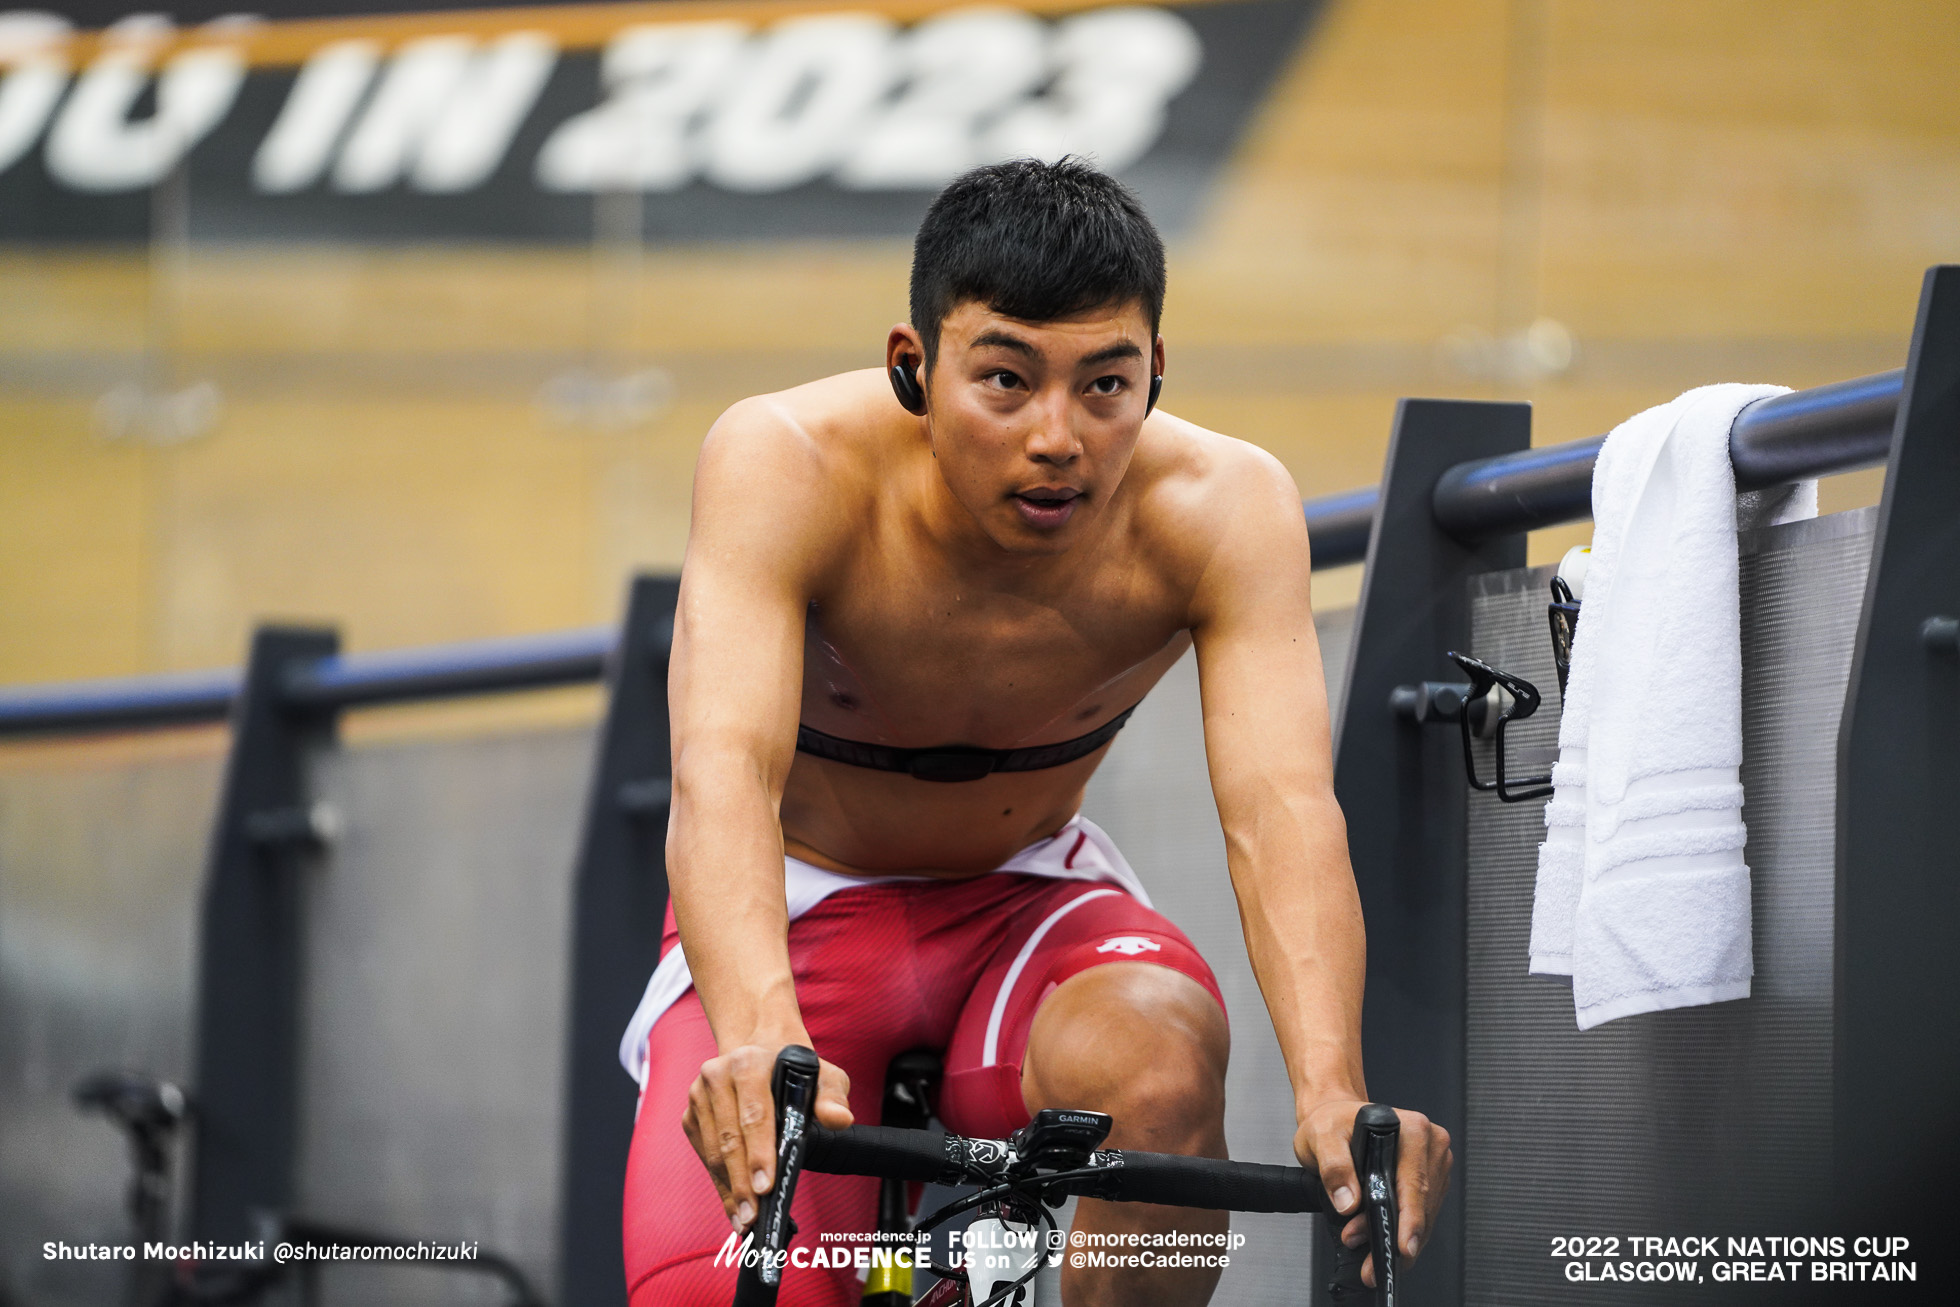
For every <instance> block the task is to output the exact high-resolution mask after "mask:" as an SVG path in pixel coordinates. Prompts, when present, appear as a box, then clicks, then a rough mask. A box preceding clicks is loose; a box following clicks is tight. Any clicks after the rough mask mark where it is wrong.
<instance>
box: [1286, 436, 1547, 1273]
mask: <svg viewBox="0 0 1960 1307" xmlns="http://www.w3.org/2000/svg"><path fill="white" fill-rule="evenodd" d="M1530 444H1531V409H1530V407H1529V406H1528V405H1524V404H1494V403H1480V402H1476V401H1469V400H1434V399H1406V400H1403V401H1402V403H1401V405H1400V407H1399V408H1398V409H1397V410H1396V416H1395V433H1394V436H1393V438H1392V439H1391V441H1390V443H1389V449H1388V465H1387V473H1386V475H1385V476H1384V477H1383V479H1382V493H1381V507H1380V510H1379V512H1378V513H1377V515H1376V518H1375V523H1374V530H1373V532H1372V534H1371V535H1370V537H1369V541H1368V560H1367V571H1366V572H1365V573H1364V580H1363V581H1362V586H1361V602H1360V605H1359V607H1358V608H1357V609H1356V612H1355V627H1354V638H1353V643H1352V645H1351V646H1350V647H1349V651H1348V671H1347V695H1346V702H1345V703H1344V704H1343V706H1342V709H1341V713H1340V717H1339V720H1338V721H1337V723H1336V728H1335V730H1336V734H1335V744H1334V793H1335V797H1336V798H1338V799H1339V800H1340V804H1341V809H1342V811H1343V812H1344V813H1346V815H1347V824H1348V852H1349V856H1350V857H1351V859H1352V860H1353V863H1354V878H1355V883H1356V885H1357V886H1358V887H1359V889H1360V892H1361V910H1362V914H1363V916H1364V917H1365V918H1366V920H1367V923H1368V993H1367V1001H1366V1005H1365V1007H1364V1009H1363V1014H1362V1034H1361V1038H1362V1053H1363V1057H1364V1058H1365V1065H1366V1067H1367V1074H1368V1094H1369V1096H1370V1097H1371V1098H1372V1099H1373V1100H1374V1101H1376V1102H1379V1103H1393V1104H1395V1105H1396V1106H1398V1107H1405V1108H1414V1109H1416V1110H1418V1111H1421V1112H1423V1113H1425V1114H1426V1115H1428V1116H1430V1117H1432V1118H1434V1119H1435V1120H1437V1121H1439V1122H1442V1123H1443V1124H1444V1125H1445V1126H1447V1127H1449V1128H1451V1129H1452V1130H1455V1128H1456V1124H1457V1123H1459V1122H1461V1121H1462V1120H1463V1109H1464V1100H1463V1071H1464V1065H1463V1057H1464V1044H1463V1011H1464V965H1463V949H1464V937H1465V918H1464V905H1465V890H1464V885H1465V872H1466V864H1465V859H1464V801H1463V780H1462V762H1461V761H1460V759H1459V757H1458V755H1457V754H1456V752H1455V749H1454V746H1455V739H1454V737H1453V736H1449V735H1446V734H1445V733H1443V732H1440V731H1425V730H1423V729H1421V728H1419V727H1415V726H1411V725H1407V724H1405V723H1403V722H1402V721H1401V720H1400V719H1398V718H1397V717H1396V716H1395V714H1394V713H1393V712H1392V711H1391V709H1390V707H1389V696H1390V694H1391V693H1392V692H1393V691H1394V689H1395V688H1396V687H1397V686H1399V685H1404V684H1408V683H1411V682H1417V681H1425V680H1453V679H1455V678H1454V673H1453V672H1452V671H1451V666H1450V663H1449V662H1448V660H1447V659H1445V658H1444V657H1443V651H1444V650H1445V649H1452V648H1457V647H1459V646H1460V645H1462V644H1464V643H1465V642H1466V640H1467V638H1468V636H1469V634H1470V614H1469V607H1468V605H1467V603H1466V602H1465V600H1464V585H1465V583H1466V582H1467V581H1468V580H1469V578H1470V577H1471V576H1473V575H1475V574H1477V573H1480V572H1489V571H1497V570H1500V569H1503V568H1507V567H1517V566H1520V565H1522V564H1523V562H1524V537H1523V536H1520V535H1506V536H1498V537H1495V538H1493V539H1490V540H1486V541H1483V542H1481V543H1476V544H1465V543H1462V542H1460V541H1458V540H1456V539H1454V538H1452V537H1450V536H1448V535H1446V534H1445V533H1444V532H1443V530H1442V528H1440V527H1439V526H1437V524H1436V519H1435V514H1434V512H1433V511H1432V509H1431V505H1430V496H1431V491H1432V489H1433V488H1434V486H1435V485H1436V481H1437V479H1438V478H1439V477H1441V476H1442V475H1443V473H1444V472H1445V471H1447V470H1448V469H1449V468H1450V467H1452V466H1454V465H1456V464H1459V463H1462V462H1464V461H1466V460H1469V459H1481V458H1491V457H1495V456H1497V455H1501V454H1508V453H1512V452H1514V451H1517V450H1522V449H1526V448H1528V447H1529V446H1530ZM1466 1151H1467V1150H1466V1148H1465V1146H1464V1145H1463V1144H1462V1143H1461V1142H1459V1143H1458V1145H1457V1157H1458V1159H1459V1165H1461V1164H1462V1163H1463V1160H1464V1159H1465V1155H1466ZM1320 1237H1321V1238H1322V1239H1323V1241H1325V1240H1326V1236H1325V1235H1322V1236H1320ZM1321 1251H1322V1252H1323V1253H1324V1254H1325V1255H1324V1256H1321V1257H1316V1259H1315V1263H1316V1265H1321V1266H1326V1265H1331V1264H1332V1263H1331V1256H1332V1244H1331V1242H1323V1243H1322V1245H1321ZM1422 1267H1423V1269H1422V1271H1421V1272H1420V1273H1419V1276H1420V1278H1417V1279H1413V1280H1411V1281H1409V1282H1408V1284H1409V1288H1408V1293H1409V1294H1410V1295H1411V1297H1410V1301H1411V1302H1414V1303H1426V1302H1448V1301H1451V1300H1452V1297H1451V1296H1450V1295H1449V1294H1448V1293H1447V1292H1446V1291H1445V1292H1442V1293H1441V1294H1440V1295H1438V1287H1439V1286H1447V1285H1450V1284H1454V1283H1460V1282H1461V1280H1462V1276H1463V1269H1462V1267H1463V1205H1462V1201H1461V1199H1460V1198H1459V1197H1452V1198H1450V1199H1447V1200H1446V1201H1445V1206H1444V1209H1443V1212H1442V1215H1441V1217H1440V1219H1439V1221H1438V1223H1437V1228H1436V1229H1435V1230H1434V1231H1433V1232H1432V1233H1431V1235H1430V1237H1429V1240H1428V1244H1427V1247H1426V1248H1425V1249H1424V1251H1423V1256H1422ZM1315 1278H1316V1280H1317V1281H1318V1280H1319V1279H1320V1277H1315ZM1314 1294H1315V1301H1317V1302H1320V1301H1327V1302H1331V1301H1332V1299H1331V1297H1330V1296H1329V1295H1328V1294H1327V1290H1326V1286H1325V1284H1324V1283H1316V1284H1315V1285H1314Z"/></svg>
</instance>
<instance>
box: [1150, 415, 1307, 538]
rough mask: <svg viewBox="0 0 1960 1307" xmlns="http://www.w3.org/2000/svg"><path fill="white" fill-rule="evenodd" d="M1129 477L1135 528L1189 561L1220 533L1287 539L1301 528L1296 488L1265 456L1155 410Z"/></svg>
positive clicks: (1241, 442)
mask: <svg viewBox="0 0 1960 1307" xmlns="http://www.w3.org/2000/svg"><path fill="white" fill-rule="evenodd" d="M1130 475H1131V476H1134V477H1136V478H1137V491H1138V499H1137V502H1138V505H1139V511H1138V525H1139V528H1140V529H1141V531H1142V532H1143V534H1144V535H1145V537H1146V538H1147V539H1148V540H1149V541H1151V542H1152V543H1153V544H1155V545H1157V546H1158V547H1161V548H1162V549H1164V550H1166V551H1168V552H1169V553H1170V554H1172V555H1174V556H1181V557H1185V558H1189V559H1192V560H1193V561H1196V560H1198V559H1200V558H1203V557H1209V556H1210V555H1211V554H1212V553H1213V552H1214V551H1215V550H1216V549H1217V547H1218V545H1219V544H1220V543H1221V542H1222V541H1223V540H1224V539H1225V538H1226V537H1227V536H1234V535H1237V536H1243V535H1246V534H1248V533H1249V534H1253V535H1270V534H1273V533H1275V532H1278V533H1282V534H1286V535H1291V534H1292V533H1293V527H1294V526H1295V525H1296V524H1303V523H1304V518H1302V516H1301V511H1300V492H1299V489H1298V487H1297V486H1295V484H1294V482H1293V477H1292V474H1291V473H1289V472H1288V471H1287V470H1286V467H1285V465H1284V464H1282V463H1281V462H1280V461H1279V460H1278V459H1277V458H1275V457H1273V455H1272V454H1270V453H1268V452H1267V451H1265V450H1263V449H1261V448H1260V447H1259V446H1257V445H1255V444H1252V443H1251V442H1249V441H1245V440H1238V439H1235V438H1234V437H1231V436H1227V435H1223V434H1221V433H1219V432H1216V431H1212V430H1209V429H1207V428H1205V427H1201V426H1199V425H1198V424H1197V423H1195V422H1189V421H1186V420H1185V419H1183V418H1180V417H1177V416H1175V415H1173V414H1170V413H1165V412H1163V411H1162V410H1159V411H1158V412H1156V413H1153V414H1152V415H1151V416H1150V418H1149V420H1148V421H1147V422H1145V424H1144V429H1143V438H1142V439H1141V440H1140V441H1139V442H1138V444H1137V453H1136V458H1135V460H1134V461H1133V463H1132V465H1131V471H1130ZM1304 529H1305V528H1304V525H1301V526H1300V530H1301V531H1302V532H1304Z"/></svg>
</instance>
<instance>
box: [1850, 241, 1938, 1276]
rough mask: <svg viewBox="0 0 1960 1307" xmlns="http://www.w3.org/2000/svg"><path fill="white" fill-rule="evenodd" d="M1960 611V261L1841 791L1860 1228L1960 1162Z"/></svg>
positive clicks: (1890, 483)
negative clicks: (1954, 635) (1957, 950)
mask: <svg viewBox="0 0 1960 1307" xmlns="http://www.w3.org/2000/svg"><path fill="white" fill-rule="evenodd" d="M1956 617H1960V266H1944V267H1935V268H1932V269H1929V270H1928V271H1927V273H1926V280H1925V282H1924V286H1923V289H1922V293H1921V296H1920V301H1919V318H1918V323H1917V326H1916V327H1915V329H1914V331H1913V338H1912V351H1911V354H1910V356H1909V359H1908V362H1907V365H1906V374H1905V388H1904V391H1903V393H1902V395H1901V398H1900V402H1899V407H1898V417H1897V419H1896V425H1895V427H1894V429H1893V436H1892V449H1891V457H1890V460H1889V462H1888V464H1887V467H1886V473H1885V490H1884V496H1883V498H1882V499H1881V501H1880V503H1879V509H1878V525H1877V530H1876V534H1875V536H1874V541H1873V546H1872V562H1871V570H1870V572H1869V573H1868V574H1867V577H1866V582H1865V602H1864V608H1863V611H1862V613H1861V614H1860V616H1859V622H1858V637H1857V644H1856V646H1855V649H1854V652H1853V655H1852V663H1851V679H1850V684H1849V688H1848V689H1847V691H1846V696H1845V705H1844V715H1843V717H1842V719H1841V721H1840V724H1839V728H1838V783H1837V840H1838V846H1837V853H1838V856H1837V887H1836V900H1837V902H1836V910H1837V985H1836V1004H1837V1017H1836V1022H1835V1034H1836V1055H1835V1067H1836V1070H1835V1081H1836V1083H1835V1084H1834V1085H1833V1098H1834V1106H1833V1114H1834V1118H1835V1119H1834V1123H1833V1124H1834V1131H1833V1134H1834V1139H1833V1144H1834V1148H1835V1154H1836V1167H1835V1170H1836V1172H1837V1175H1836V1183H1835V1185H1834V1189H1835V1193H1836V1198H1837V1201H1838V1203H1839V1204H1841V1208H1840V1211H1841V1214H1842V1215H1844V1216H1847V1217H1852V1216H1855V1217H1858V1218H1861V1220H1862V1222H1863V1224H1862V1225H1861V1226H1860V1227H1859V1228H1864V1226H1866V1225H1872V1224H1874V1222H1873V1221H1872V1220H1871V1218H1872V1217H1873V1216H1875V1215H1878V1214H1882V1215H1883V1216H1884V1217H1889V1218H1903V1217H1909V1218H1913V1219H1914V1220H1916V1222H1917V1223H1918V1224H1919V1225H1920V1228H1921V1230H1923V1231H1924V1233H1925V1234H1926V1235H1927V1236H1931V1235H1932V1234H1933V1232H1934V1231H1933V1228H1932V1227H1931V1226H1930V1225H1929V1224H1928V1220H1929V1218H1930V1217H1931V1216H1933V1214H1935V1213H1937V1212H1939V1211H1940V1210H1942V1208H1943V1207H1944V1206H1945V1205H1946V1204H1947V1203H1948V1202H1949V1201H1950V1199H1949V1186H1950V1181H1949V1180H1948V1176H1949V1175H1950V1170H1949V1169H1948V1168H1950V1167H1951V1166H1952V1165H1953V1163H1954V1161H1955V1160H1956V1158H1960V1131H1956V1126H1955V1123H1954V1121H1953V1119H1952V1111H1951V1109H1952V1106H1953V1105H1954V1104H1955V1103H1960V1045H1956V1043H1955V1041H1954V1039H1953V1027H1952V1014H1953V1013H1954V1012H1955V1011H1956V1010H1960V969H1956V968H1955V967H1954V965H1953V929H1954V923H1955V922H1956V921H1960V657H1957V656H1956V654H1955V652H1954V647H1953V644H1954V642H1953V641H1951V639H1950V638H1943V637H1944V636H1945V634H1946V632H1949V631H1952V630H1954V629H1956V628H1955V626H1954V624H1953V623H1952V619H1954V618H1956ZM1878 1223H1880V1224H1882V1221H1880V1222H1878ZM1920 1246H1922V1247H1923V1246H1924V1244H1921V1245H1920Z"/></svg>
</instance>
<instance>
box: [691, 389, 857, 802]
mask: <svg viewBox="0 0 1960 1307" xmlns="http://www.w3.org/2000/svg"><path fill="white" fill-rule="evenodd" d="M736 416H738V414H737V413H731V414H730V416H729V417H725V418H724V419H723V421H722V422H721V423H718V424H717V427H716V430H715V431H714V432H713V433H711V434H710V437H709V440H708V441H707V442H706V443H705V444H704V446H703V450H702V456H701V460H700V462H699V464H698V465H697V467H696V472H695V492H694V514H693V518H692V521H691V522H690V524H689V528H688V545H687V559H686V563H685V565H684V566H683V567H682V569H681V589H680V602H679V609H678V612H677V613H676V618H675V623H674V655H673V660H672V662H671V664H670V667H669V678H668V685H669V690H668V696H669V701H670V705H671V710H672V714H673V723H674V740H675V748H676V754H677V761H679V760H680V758H682V757H684V756H685V754H686V752H687V751H688V750H690V749H693V750H697V751H708V752H713V753H725V752H728V751H739V752H742V753H747V754H750V755H752V756H754V757H755V758H756V761H757V762H759V763H762V764H764V765H765V766H766V769H767V771H768V772H769V773H770V779H771V783H772V787H773V786H779V785H780V784H781V780H782V777H783V775H785V774H786V773H787V771H788V767H789V763H790V760H791V758H792V757H793V754H794V745H795V737H796V719H797V715H798V709H799V705H800V698H801V680H802V657H803V623H804V617H805V613H806V611H807V608H808V604H809V597H810V591H811V585H812V581H813V577H814V573H815V570H816V568H817V566H818V565H819V563H820V561H821V560H820V558H819V557H818V555H820V554H821V552H822V548H823V544H822V542H823V538H824V534H825V532H824V524H823V521H822V515H821V510H820V508H819V507H818V504H817V502H816V501H817V499H818V496H817V495H816V494H815V493H814V491H815V489H816V486H817V485H818V483H819V482H820V479H821V470H820V468H818V467H817V466H816V465H815V462H814V458H813V456H812V455H811V454H810V453H809V451H807V449H805V448H802V447H800V444H799V441H800V437H797V436H794V435H792V436H788V437H784V436H782V435H781V434H780V433H776V432H772V431H770V430H768V429H767V427H766V425H764V424H759V423H755V422H751V423H750V424H749V425H748V426H747V427H746V428H743V427H737V428H735V429H733V430H730V429H729V427H730V422H731V419H732V418H735V417H736ZM764 423H766V417H765V419H764ZM758 427H760V429H758Z"/></svg>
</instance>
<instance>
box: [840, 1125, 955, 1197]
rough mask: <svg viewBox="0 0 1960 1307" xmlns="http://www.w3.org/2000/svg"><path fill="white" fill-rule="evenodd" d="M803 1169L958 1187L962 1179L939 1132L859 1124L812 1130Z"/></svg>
mask: <svg viewBox="0 0 1960 1307" xmlns="http://www.w3.org/2000/svg"><path fill="white" fill-rule="evenodd" d="M808 1138H809V1152H808V1153H807V1154H805V1156H804V1162H803V1164H804V1166H805V1167H806V1168H807V1169H809V1170H812V1171H821V1172H823V1173H824V1174H826V1175H870V1176H877V1177H878V1178H880V1179H890V1180H916V1181H918V1182H920V1183H921V1184H932V1183H935V1182H936V1183H941V1184H960V1183H963V1182H964V1181H965V1180H966V1176H965V1175H964V1174H962V1173H961V1171H960V1168H959V1167H958V1166H956V1165H955V1164H954V1163H953V1161H952V1158H951V1157H950V1156H949V1155H948V1153H947V1150H946V1132H945V1131H943V1130H900V1129H894V1128H892V1127H890V1126H876V1125H858V1126H852V1127H850V1128H849V1129H847V1130H825V1129H822V1128H821V1127H818V1128H813V1129H812V1130H811V1131H810V1133H809V1136H808Z"/></svg>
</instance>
